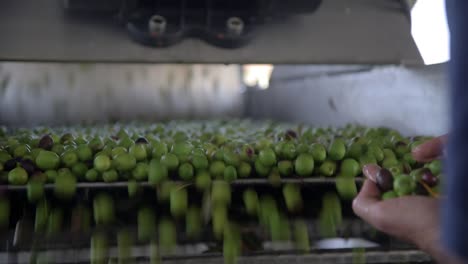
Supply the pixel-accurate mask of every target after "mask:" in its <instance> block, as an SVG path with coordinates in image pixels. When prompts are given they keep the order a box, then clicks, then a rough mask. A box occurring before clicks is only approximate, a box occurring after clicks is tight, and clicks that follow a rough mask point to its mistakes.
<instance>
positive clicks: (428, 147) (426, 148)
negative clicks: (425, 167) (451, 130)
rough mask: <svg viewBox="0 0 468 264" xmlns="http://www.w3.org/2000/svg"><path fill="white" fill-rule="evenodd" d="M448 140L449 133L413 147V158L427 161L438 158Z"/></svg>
mask: <svg viewBox="0 0 468 264" xmlns="http://www.w3.org/2000/svg"><path fill="white" fill-rule="evenodd" d="M446 142H447V135H444V136H440V137H436V138H434V139H431V140H429V141H427V142H425V143H423V144H421V145H419V146H417V147H415V148H414V149H413V151H412V154H413V158H414V159H415V160H417V161H420V162H427V161H432V160H434V159H437V158H438V157H440V156H441V155H442V152H443V150H444V145H445V143H446Z"/></svg>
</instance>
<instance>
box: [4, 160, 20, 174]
mask: <svg viewBox="0 0 468 264" xmlns="http://www.w3.org/2000/svg"><path fill="white" fill-rule="evenodd" d="M16 164H17V161H16V160H15V159H10V160H7V161H6V162H5V164H3V170H4V171H11V170H12V169H14V168H16Z"/></svg>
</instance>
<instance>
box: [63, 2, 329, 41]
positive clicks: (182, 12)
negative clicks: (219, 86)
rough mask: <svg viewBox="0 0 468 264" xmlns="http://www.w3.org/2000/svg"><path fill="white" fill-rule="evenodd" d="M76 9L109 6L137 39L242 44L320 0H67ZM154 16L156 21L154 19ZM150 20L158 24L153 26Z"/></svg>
mask: <svg viewBox="0 0 468 264" xmlns="http://www.w3.org/2000/svg"><path fill="white" fill-rule="evenodd" d="M64 3H65V5H64V7H65V8H66V9H67V10H69V11H71V12H73V11H75V12H76V11H77V12H83V13H86V12H100V11H101V12H108V13H111V14H112V15H115V16H116V17H117V18H118V20H119V21H120V22H121V23H122V24H124V25H126V28H127V31H128V33H129V34H130V37H131V38H132V39H134V40H135V41H136V42H138V43H141V44H143V45H147V46H153V47H167V46H171V45H174V44H176V43H178V42H180V41H182V40H183V39H185V38H188V37H192V38H199V39H202V40H204V41H206V42H208V43H209V44H211V45H214V46H218V47H223V48H238V47H241V46H243V45H247V44H248V42H249V40H250V39H251V38H253V37H255V30H256V28H257V27H261V26H262V25H265V24H269V23H271V22H273V21H275V22H281V21H282V20H283V21H284V19H285V18H286V17H289V16H291V15H296V14H300V13H312V12H314V11H316V10H317V8H318V7H319V5H320V3H321V0H311V1H304V0H292V1H288V2H285V1H279V0H253V1H252V0H237V1H232V0H230V1H226V0H190V1H188V0H175V1H165V0H121V1H102V0H101V1H89V0H67V1H65V2H64ZM152 20H154V21H152ZM151 23H153V24H155V26H158V25H159V26H160V28H157V29H158V30H156V28H155V29H152V28H151Z"/></svg>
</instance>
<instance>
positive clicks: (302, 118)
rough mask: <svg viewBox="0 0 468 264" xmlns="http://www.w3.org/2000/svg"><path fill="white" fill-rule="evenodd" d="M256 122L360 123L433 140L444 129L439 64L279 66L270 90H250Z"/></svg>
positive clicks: (444, 90) (445, 113)
mask: <svg viewBox="0 0 468 264" xmlns="http://www.w3.org/2000/svg"><path fill="white" fill-rule="evenodd" d="M251 95H252V98H251V100H250V101H249V106H248V107H249V111H250V112H251V113H252V116H254V117H256V118H269V117H271V118H276V119H279V120H284V121H293V122H306V123H310V124H315V125H333V126H341V125H344V124H346V123H349V122H352V123H360V124H363V125H368V126H388V127H392V128H395V129H398V130H400V131H401V132H403V133H405V134H408V135H413V134H431V135H437V134H441V133H445V132H446V131H447V128H448V103H447V100H448V89H447V84H446V76H445V67H444V65H434V66H426V67H424V68H404V67H400V66H382V67H373V68H370V67H369V66H279V67H275V70H274V72H273V76H272V80H271V83H270V88H269V89H267V90H264V91H251Z"/></svg>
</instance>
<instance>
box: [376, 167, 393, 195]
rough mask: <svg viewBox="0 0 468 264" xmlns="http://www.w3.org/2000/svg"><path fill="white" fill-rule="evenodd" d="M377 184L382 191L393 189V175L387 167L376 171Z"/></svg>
mask: <svg viewBox="0 0 468 264" xmlns="http://www.w3.org/2000/svg"><path fill="white" fill-rule="evenodd" d="M376 180H377V186H378V187H379V189H380V190H381V191H382V192H388V191H391V190H392V189H393V175H392V173H391V172H390V171H389V170H387V169H381V170H380V171H379V172H378V173H377V178H376Z"/></svg>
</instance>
